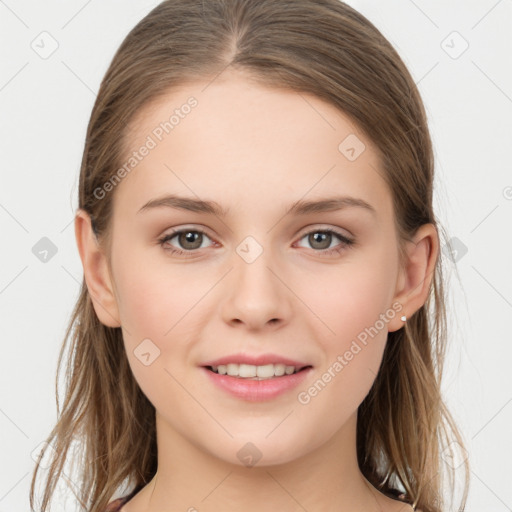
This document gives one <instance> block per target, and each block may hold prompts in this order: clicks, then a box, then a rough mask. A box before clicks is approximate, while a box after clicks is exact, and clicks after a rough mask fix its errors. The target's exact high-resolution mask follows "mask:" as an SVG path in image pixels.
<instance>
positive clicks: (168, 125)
mask: <svg viewBox="0 0 512 512" xmlns="http://www.w3.org/2000/svg"><path fill="white" fill-rule="evenodd" d="M126 147H127V151H126V155H125V158H124V161H123V163H122V164H127V163H128V161H129V160H131V162H130V165H127V166H126V169H127V170H128V171H129V172H127V173H125V174H126V177H125V178H123V180H122V182H121V183H120V184H119V185H118V186H117V190H116V194H115V195H116V196H117V195H120V196H121V197H120V198H119V199H118V198H116V202H123V203H127V204H130V205H131V206H132V207H133V209H135V207H136V206H137V209H138V208H140V207H141V206H142V205H143V204H144V203H145V202H147V201H148V200H150V199H153V198H155V197H157V196H161V195H162V194H164V193H165V192H168V193H178V194H181V195H187V196H196V198H198V197H200V198H201V199H203V198H204V199H207V198H213V199H215V200H217V201H219V202H221V201H220V199H221V198H223V199H224V200H225V202H229V203H230V205H232V204H233V205H234V207H235V208H236V207H237V206H238V208H244V209H245V210H246V211H248V210H250V209H253V208H254V211H255V212H256V211H258V209H259V210H261V207H262V206H263V205H265V206H266V207H268V206H271V205H273V204H276V205H279V204H282V203H286V204H289V203H291V202H293V201H295V200H298V199H300V198H302V197H305V196H307V198H313V197H315V196H322V197H323V196H325V195H326V193H329V195H333V193H334V192H336V193H338V194H340V195H341V194H345V193H350V195H358V196H361V197H364V199H365V200H366V201H367V202H369V203H373V204H375V205H376V208H377V209H381V210H382V213H386V211H387V212H388V213H389V212H390V208H391V197H390V194H389V191H388V190H387V186H386V183H385V181H384V179H383V174H382V171H381V170H380V161H379V155H378V150H377V148H376V147H375V146H374V144H373V143H372V141H371V140H369V139H368V138H367V137H366V136H365V135H364V133H363V132H362V131H361V130H360V129H359V127H358V126H357V125H356V124H355V123H354V122H353V121H352V120H351V119H350V118H349V117H348V116H346V115H345V114H343V113H342V112H341V111H339V110H338V109H336V108H335V107H334V106H333V105H331V104H329V103H327V102H325V101H323V100H321V99H319V98H317V97H316V96H314V95H311V94H306V93H302V92H296V91H292V90H289V89H276V88H270V87H266V86H264V85H259V84H256V83H255V82H254V81H250V80H248V79H246V78H245V77H243V76H240V75H237V74H233V73H230V74H227V73H226V76H223V77H222V79H217V80H214V81H213V82H206V81H202V82H192V83H188V84H186V85H182V86H180V87H178V88H176V89H173V90H171V91H169V92H168V93H167V94H166V95H164V96H162V97H160V98H159V99H158V100H157V101H155V102H153V103H151V104H150V105H148V106H146V107H145V108H143V109H142V110H141V111H140V112H139V113H138V114H137V116H136V117H135V118H134V120H133V121H132V123H131V125H130V127H129V130H128V131H127V135H126ZM144 147H146V149H145V150H144V151H143V149H144ZM148 148H149V149H148ZM142 152H144V154H145V155H144V156H142V157H141V153H142Z"/></svg>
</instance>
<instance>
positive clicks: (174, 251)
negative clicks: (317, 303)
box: [158, 229, 355, 257]
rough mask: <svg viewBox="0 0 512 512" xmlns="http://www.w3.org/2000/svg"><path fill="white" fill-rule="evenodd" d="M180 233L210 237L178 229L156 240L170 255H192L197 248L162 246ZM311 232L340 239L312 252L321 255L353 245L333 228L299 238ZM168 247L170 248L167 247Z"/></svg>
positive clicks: (201, 232) (198, 231) (203, 233)
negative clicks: (329, 245)
mask: <svg viewBox="0 0 512 512" xmlns="http://www.w3.org/2000/svg"><path fill="white" fill-rule="evenodd" d="M181 233H200V234H202V235H205V236H206V237H208V238H210V237H209V236H208V234H207V233H206V232H205V231H203V230H201V229H179V230H177V231H173V232H172V233H168V234H167V235H164V236H163V237H162V238H159V239H158V242H159V244H160V246H161V247H162V248H163V249H164V250H165V251H168V252H170V253H171V254H172V255H176V256H184V257H193V254H194V253H195V252H197V251H198V249H194V250H191V251H183V250H181V249H176V248H175V247H173V246H168V247H164V244H165V243H166V242H168V241H169V240H172V239H173V238H174V237H175V236H176V235H179V234H181ZM312 233H328V234H331V235H335V236H336V237H337V238H339V239H340V241H341V242H342V243H341V244H339V245H337V246H336V247H334V248H332V249H323V250H319V251H315V250H314V249H313V250H314V252H316V253H318V254H319V255H321V256H331V255H334V254H338V253H341V252H342V251H343V250H344V249H348V248H350V247H351V246H352V245H354V243H355V240H353V239H350V238H347V237H346V236H345V235H343V234H341V233H339V232H338V231H336V230H334V229H314V230H312V231H308V232H307V233H304V234H303V235H302V236H301V237H300V239H299V240H302V239H303V238H304V237H306V236H308V235H310V234H312ZM169 247H170V248H169Z"/></svg>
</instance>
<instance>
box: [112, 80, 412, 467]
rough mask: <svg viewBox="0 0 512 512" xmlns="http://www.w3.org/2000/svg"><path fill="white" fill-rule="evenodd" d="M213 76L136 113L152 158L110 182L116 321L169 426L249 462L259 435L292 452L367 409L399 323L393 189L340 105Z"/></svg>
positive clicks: (283, 458) (141, 153) (284, 457)
mask: <svg viewBox="0 0 512 512" xmlns="http://www.w3.org/2000/svg"><path fill="white" fill-rule="evenodd" d="M205 85H206V83H194V84H190V85H188V86H187V87H182V88H180V89H174V90H173V91H172V92H170V93H169V94H168V95H167V96H166V97H165V98H163V99H161V100H159V102H158V103H157V104H153V105H151V106H150V107H148V108H146V109H144V110H143V111H141V112H140V115H138V118H137V119H136V120H135V122H134V123H133V126H132V130H131V131H130V134H129V139H128V143H129V144H128V147H129V149H130V150H129V152H128V153H127V157H126V161H125V162H128V161H129V158H130V157H134V158H137V163H136V165H134V166H133V168H132V169H131V170H130V172H128V173H126V176H124V177H123V179H122V181H121V182H120V183H119V184H117V185H116V187H115V190H114V191H110V192H108V193H113V194H114V212H113V219H112V222H113V224H112V228H113V231H112V247H111V265H112V276H111V277H112V281H113V286H114V287H115V296H116V307H117V312H116V314H117V315H118V318H119V320H120V323H121V324H122V327H123V337H124V342H125V347H126V353H127V356H128V359H129V362H130V365H131V368H132V371H133V374H134V376H135V378H136V380H137V381H138V383H139V385H140V387H141V389H142V391H143V392H144V393H145V395H146V396H147V397H148V399H149V400H150V401H151V402H152V403H153V405H154V406H155V408H156V410H157V416H158V421H159V422H160V423H161V424H162V425H165V429H167V431H168V432H172V433H173V435H177V436H181V437H182V438H183V439H184V440H187V441H189V442H190V443H191V444H193V445H194V446H196V447H199V448H200V449H201V450H202V451H204V452H207V453H209V454H211V455H213V456H215V457H217V458H219V459H223V460H224V461H228V462H232V463H235V464H242V463H243V460H242V457H243V455H244V452H243V451H242V452H239V451H240V449H241V448H242V447H244V446H245V448H244V449H245V450H249V451H250V450H254V451H255V453H259V456H261V457H262V458H261V461H260V462H259V464H269V465H273V464H279V463H285V462H288V461H291V460H293V459H295V458H298V457H300V456H302V455H305V454H307V453H308V452H311V451H312V450H314V449H316V448H318V447H320V446H321V445H323V444H324V443H326V441H327V440H329V439H331V438H332V436H334V435H335V434H336V433H337V432H339V431H340V430H341V429H342V428H343V426H344V425H345V424H346V423H347V421H349V419H350V418H353V417H354V415H355V414H356V412H357V408H358V406H359V405H360V403H361V402H362V400H363V399H364V397H365V396H366V395H367V393H368V391H369V390H370V388H371V386H372V384H373V382H374V380H375V377H376V375H377V373H378V371H379V365H380V362H381V359H382V354H383V350H384V348H385V343H386V338H387V333H388V331H392V330H395V329H397V328H398V327H399V325H398V324H399V323H400V321H399V317H400V315H401V314H402V313H400V312H399V309H400V307H401V305H400V304H398V305H397V304H396V302H394V301H395V299H396V289H397V283H398V280H399V275H400V271H399V270H400V269H399V261H398V246H397V234H396V231H395V225H394V219H393V203H392V197H391V193H390V191H389V189H388V187H387V185H386V183H385V181H384V179H383V178H382V174H381V172H382V171H381V170H380V163H379V160H378V155H377V150H376V148H375V147H374V146H373V145H372V143H371V141H370V140H368V138H367V137H366V136H365V135H364V134H363V133H361V132H360V131H359V129H358V128H357V126H356V125H355V124H353V122H351V121H350V119H349V118H347V117H346V116H344V115H343V114H342V113H341V112H339V111H338V110H337V109H335V108H334V107H333V106H330V105H329V104H327V103H325V102H323V101H322V100H320V99H318V98H316V97H314V96H311V95H308V94H302V93H301V94H298V93H296V92H293V91H288V90H277V89H270V88H266V87H263V86H259V85H255V84H254V83H251V82H249V81H248V80H247V79H246V78H244V77H243V76H241V75H235V74H223V78H222V81H221V80H220V78H219V79H217V80H215V81H214V82H213V83H211V84H210V85H208V87H207V88H206V89H205ZM191 96H193V97H194V98H195V101H189V98H190V97H191ZM188 101H189V102H188ZM187 102H188V103H187ZM187 104H188V105H190V107H185V105H187ZM175 110H177V113H176V116H175V118H174V119H173V121H172V122H173V123H174V124H173V126H172V128H169V126H170V125H165V122H169V117H170V114H172V112H173V111H175ZM162 123H163V124H162ZM143 146H145V147H146V148H147V150H143V149H141V148H142V147H143ZM134 151H135V152H136V153H137V155H138V156H137V155H135V156H134V153H133V152H134ZM133 162H134V161H132V164H133ZM169 196H173V198H172V199H169V198H168V199H167V200H166V199H165V198H166V197H169ZM179 198H182V199H179ZM328 199H329V200H332V201H330V202H327V203H326V202H325V201H326V200H328ZM205 203H208V204H206V205H205ZM315 203H317V204H316V206H315ZM212 205H213V206H214V207H216V208H217V209H216V210H214V209H213V208H212ZM227 363H229V365H227ZM226 365H227V366H226ZM239 365H241V366H239ZM246 365H247V366H246ZM207 366H209V367H213V368H211V369H209V368H207ZM254 366H256V368H254ZM287 366H289V367H294V368H292V370H290V369H288V371H297V372H296V373H294V374H291V375H287V374H286V371H287V369H286V367H287ZM215 367H216V369H217V372H220V373H222V372H224V371H229V372H230V373H237V372H239V373H240V372H241V374H242V376H240V375H239V376H238V377H236V376H229V375H221V374H220V373H214V372H213V371H212V369H215ZM301 368H302V369H301ZM298 370H300V371H298ZM283 371H284V372H285V375H284V376H279V374H280V373H282V372H283ZM244 372H248V373H244ZM251 372H256V377H258V375H259V376H260V377H263V378H262V379H261V380H258V379H254V378H249V377H243V375H248V376H251V375H252V376H254V373H251ZM269 372H270V373H269ZM276 373H277V374H278V376H274V377H272V378H266V377H268V376H269V375H275V374H276ZM248 442H250V443H252V445H254V447H250V448H248V447H247V446H249V445H246V443H248ZM256 450H257V452H256Z"/></svg>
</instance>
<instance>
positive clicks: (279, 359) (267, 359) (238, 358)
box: [200, 354, 312, 370]
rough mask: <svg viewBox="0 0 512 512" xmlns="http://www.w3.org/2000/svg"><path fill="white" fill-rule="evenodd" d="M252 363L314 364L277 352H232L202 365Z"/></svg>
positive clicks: (256, 364) (299, 365)
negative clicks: (251, 353) (252, 354)
mask: <svg viewBox="0 0 512 512" xmlns="http://www.w3.org/2000/svg"><path fill="white" fill-rule="evenodd" d="M229 363H235V364H251V365H253V366H263V365H266V364H284V365H286V366H295V368H297V370H301V369H302V368H304V367H305V366H312V365H311V364H309V363H303V362H300V361H296V360H294V359H288V358H287V357H283V356H280V355H277V354H259V355H257V356H256V355H255V356H251V355H249V354H232V355H230V356H225V357H221V358H220V359H215V360H212V361H206V362H204V363H201V365H200V366H219V365H221V364H229Z"/></svg>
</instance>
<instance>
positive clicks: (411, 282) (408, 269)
mask: <svg viewBox="0 0 512 512" xmlns="http://www.w3.org/2000/svg"><path fill="white" fill-rule="evenodd" d="M438 254H439V236H438V233H437V229H436V227H435V225H434V224H431V223H429V224H423V225H422V226H420V227H419V228H418V230H417V231H416V234H415V236H414V238H413V240H412V241H410V242H407V244H406V261H405V263H404V267H403V268H402V269H401V270H400V273H399V277H398V279H397V286H396V292H395V297H394V298H393V302H399V303H400V304H401V305H402V309H401V311H400V314H399V315H396V316H395V318H394V319H393V320H392V321H390V322H389V324H388V331H390V332H393V331H396V330H398V329H400V328H401V327H403V325H404V321H403V320H402V318H401V317H402V316H404V315H405V317H406V318H410V317H411V316H412V315H413V314H414V313H415V312H416V311H417V310H418V309H420V308H421V307H422V306H423V305H424V304H425V302H426V301H427V299H428V296H429V293H430V286H431V283H432V279H433V277H434V270H435V265H436V261H437V257H438Z"/></svg>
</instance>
